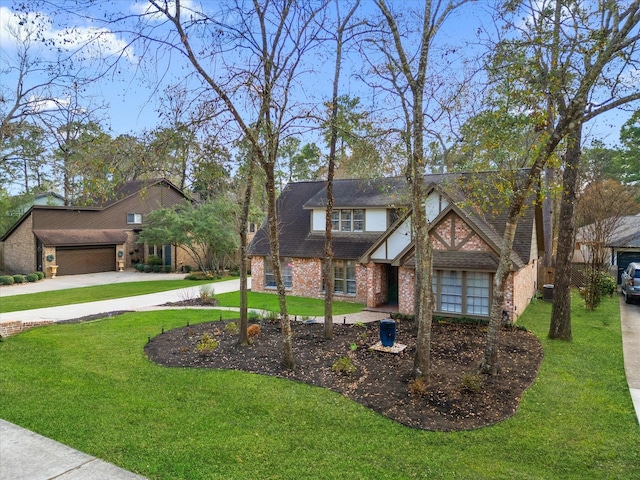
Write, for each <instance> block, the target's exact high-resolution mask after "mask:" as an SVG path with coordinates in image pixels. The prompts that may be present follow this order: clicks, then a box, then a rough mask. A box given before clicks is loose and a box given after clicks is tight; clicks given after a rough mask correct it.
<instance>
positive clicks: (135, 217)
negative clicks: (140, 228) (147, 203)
mask: <svg viewBox="0 0 640 480" xmlns="http://www.w3.org/2000/svg"><path fill="white" fill-rule="evenodd" d="M127 223H142V214H141V213H127Z"/></svg>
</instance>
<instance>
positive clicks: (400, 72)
mask: <svg viewBox="0 0 640 480" xmlns="http://www.w3.org/2000/svg"><path fill="white" fill-rule="evenodd" d="M375 3H376V5H377V7H378V9H379V10H380V12H381V13H382V16H383V18H384V21H383V22H384V24H385V25H386V30H387V32H388V35H389V40H388V43H387V42H386V41H385V39H384V37H381V38H380V39H379V40H375V39H374V40H372V42H373V43H374V44H376V46H377V47H378V49H379V52H380V53H382V55H383V58H384V62H383V64H384V65H385V66H384V67H380V68H379V69H376V71H377V72H378V73H379V75H381V76H382V77H384V78H385V79H386V80H387V82H388V84H389V85H390V91H391V92H392V94H393V98H395V100H396V102H397V103H396V104H397V105H398V107H399V108H400V110H401V111H402V114H403V118H402V121H401V123H402V127H401V130H402V132H401V137H402V140H403V145H404V150H405V155H406V158H407V166H406V170H405V176H406V178H407V180H408V181H409V184H410V190H411V207H412V215H413V216H412V227H413V231H414V244H415V264H416V266H415V277H414V278H415V318H416V321H417V323H418V336H417V340H416V356H415V361H414V368H413V376H414V378H415V379H420V380H422V381H423V382H425V383H429V382H430V377H431V358H430V357H431V321H432V316H433V294H432V291H431V288H432V287H431V283H432V276H433V251H432V246H431V242H430V241H429V222H428V219H427V216H426V210H425V208H424V205H425V201H426V198H427V192H426V187H427V186H426V185H425V181H424V176H425V173H426V168H427V164H428V157H427V155H426V146H425V131H426V130H427V127H426V125H425V110H426V100H425V90H426V89H427V87H428V86H429V85H428V82H429V80H430V78H429V75H428V74H429V66H430V62H431V61H432V60H433V59H432V58H431V56H432V55H433V51H432V46H433V43H434V40H435V38H436V35H437V34H438V31H439V30H440V28H441V27H442V25H443V24H444V23H445V21H446V20H447V18H448V17H449V15H450V14H451V13H452V12H453V11H454V10H455V9H456V8H458V7H459V6H460V5H462V4H464V3H466V0H460V1H445V2H441V1H431V0H425V1H424V2H423V4H422V7H420V9H419V12H418V13H416V18H417V19H418V20H419V25H418V26H417V27H416V28H417V31H418V34H417V42H416V43H411V42H410V41H409V40H408V39H407V38H406V37H405V36H404V34H403V32H404V31H405V29H406V25H403V24H401V23H400V20H402V19H403V16H401V15H397V14H394V12H392V11H391V9H390V8H389V6H388V4H387V2H386V1H385V0H375Z"/></svg>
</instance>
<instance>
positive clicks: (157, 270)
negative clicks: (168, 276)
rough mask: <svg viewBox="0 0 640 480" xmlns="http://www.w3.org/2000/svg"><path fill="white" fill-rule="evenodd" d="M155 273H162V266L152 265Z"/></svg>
mask: <svg viewBox="0 0 640 480" xmlns="http://www.w3.org/2000/svg"><path fill="white" fill-rule="evenodd" d="M152 267H153V273H160V272H161V271H162V265H152Z"/></svg>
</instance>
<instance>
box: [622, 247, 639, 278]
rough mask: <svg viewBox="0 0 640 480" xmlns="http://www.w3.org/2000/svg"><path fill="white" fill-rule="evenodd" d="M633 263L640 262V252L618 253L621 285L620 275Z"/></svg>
mask: <svg viewBox="0 0 640 480" xmlns="http://www.w3.org/2000/svg"><path fill="white" fill-rule="evenodd" d="M631 262H640V252H620V253H618V283H620V275H622V272H624V271H625V270H626V269H627V267H628V266H629V264H630V263H631Z"/></svg>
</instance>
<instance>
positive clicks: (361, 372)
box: [145, 320, 543, 431]
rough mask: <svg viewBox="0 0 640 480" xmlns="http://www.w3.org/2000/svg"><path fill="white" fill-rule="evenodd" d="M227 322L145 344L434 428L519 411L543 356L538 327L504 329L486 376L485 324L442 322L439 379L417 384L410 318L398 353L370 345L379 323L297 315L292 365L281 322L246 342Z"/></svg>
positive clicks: (162, 358) (172, 360) (438, 327)
mask: <svg viewBox="0 0 640 480" xmlns="http://www.w3.org/2000/svg"><path fill="white" fill-rule="evenodd" d="M228 323H231V322H228V321H227V322H211V323H200V324H196V325H192V326H185V327H182V328H177V329H174V330H171V331H168V332H165V333H163V334H160V335H158V336H156V337H154V338H153V339H151V341H150V342H149V343H148V344H147V345H146V347H145V352H146V354H147V356H148V357H149V359H150V360H152V361H154V362H156V363H159V364H161V365H165V366H167V367H197V368H217V369H233V370H242V371H246V372H253V373H259V374H264V375H272V376H277V377H281V378H287V379H290V380H296V381H300V382H305V383H309V384H313V385H317V386H320V387H324V388H329V389H331V390H334V391H336V392H338V393H341V394H342V395H345V396H346V397H348V398H350V399H352V400H354V401H356V402H359V403H361V404H362V405H365V406H366V407H368V408H371V409H372V410H375V411H376V412H379V413H381V414H382V415H384V416H386V417H388V418H391V419H393V420H395V421H397V422H400V423H401V424H403V425H407V426H409V427H413V428H419V429H425V430H436V431H452V430H468V429H474V428H479V427H483V426H486V425H491V424H494V423H496V422H499V421H501V420H504V419H506V418H509V417H510V416H512V415H513V414H514V413H515V412H516V411H517V409H518V406H519V404H520V399H521V396H522V394H523V392H524V391H525V389H526V388H527V387H529V385H531V383H532V382H533V380H534V379H535V377H536V375H537V373H538V368H539V366H540V363H541V362H542V357H543V350H542V346H541V345H540V342H539V341H538V339H537V338H536V337H535V336H534V335H533V334H532V333H530V332H528V331H525V330H522V329H517V328H510V327H504V328H503V329H502V332H501V345H500V349H499V365H500V371H499V372H498V374H497V375H495V376H493V377H488V376H485V375H481V374H479V373H478V368H479V365H480V363H481V361H482V358H483V354H484V349H485V342H486V327H484V326H482V325H475V324H473V325H470V324H462V323H454V322H436V321H434V323H433V326H432V333H431V338H432V341H431V361H432V379H431V382H430V384H429V385H428V386H426V387H424V386H421V385H417V384H413V383H412V382H411V371H412V367H413V359H414V355H415V350H416V347H415V337H416V330H417V329H416V326H415V324H414V322H413V321H411V320H402V321H398V322H397V325H396V329H397V331H396V343H400V344H404V345H406V346H407V347H406V349H405V350H404V351H403V352H402V353H399V354H392V353H384V352H378V351H372V350H370V347H371V346H372V345H374V344H376V343H377V342H378V341H379V322H375V323H369V324H366V325H334V337H333V339H331V340H325V339H324V338H322V329H323V326H322V325H314V326H313V327H309V326H308V325H304V324H302V323H301V322H292V329H293V333H294V343H293V350H294V357H295V359H296V364H297V365H296V368H295V370H293V371H292V370H287V369H285V368H284V367H283V366H282V363H281V360H282V344H281V334H280V325H279V323H277V322H270V321H267V320H264V321H261V322H260V323H259V324H258V325H259V327H260V333H259V334H258V335H257V336H256V337H254V339H253V340H254V341H253V344H252V345H249V346H241V345H239V344H238V335H237V333H235V332H231V331H230V330H229V329H228V328H227V327H226V326H227V324H228ZM310 328H312V329H313V337H312V336H311V335H310ZM205 334H206V335H208V336H209V337H210V338H211V339H213V340H215V341H216V342H217V343H218V345H217V347H216V348H215V349H214V350H212V351H208V352H203V351H200V350H199V349H198V344H199V343H200V342H201V340H202V337H203V335H205ZM339 359H342V360H341V361H342V362H345V363H346V364H347V365H348V364H351V365H352V366H353V368H354V370H353V371H352V372H351V373H345V372H340V371H335V370H334V369H333V368H332V367H333V366H334V364H336V362H337V361H338V360H339ZM347 359H348V360H347ZM421 387H423V388H421Z"/></svg>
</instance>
